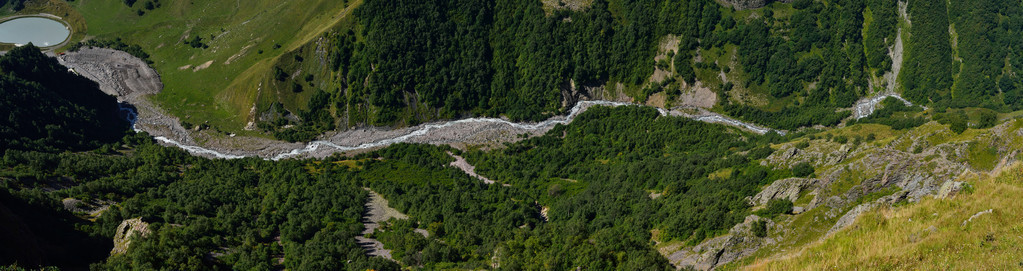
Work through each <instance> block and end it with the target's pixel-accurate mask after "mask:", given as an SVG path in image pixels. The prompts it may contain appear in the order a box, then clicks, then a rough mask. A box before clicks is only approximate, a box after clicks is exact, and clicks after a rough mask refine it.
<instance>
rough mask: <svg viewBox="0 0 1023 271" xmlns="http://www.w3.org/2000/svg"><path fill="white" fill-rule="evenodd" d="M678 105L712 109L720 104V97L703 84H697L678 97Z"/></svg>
mask: <svg viewBox="0 0 1023 271" xmlns="http://www.w3.org/2000/svg"><path fill="white" fill-rule="evenodd" d="M678 101H679V103H678V105H679V106H684V107H699V108H711V107H714V105H715V104H717V103H718V95H717V93H714V91H713V90H710V88H708V87H706V86H703V83H702V82H696V84H695V85H694V86H693V87H692V88H690V89H689V90H688V91H685V92H683V93H682V95H679V97H678Z"/></svg>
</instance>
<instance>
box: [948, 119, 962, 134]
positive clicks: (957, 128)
mask: <svg viewBox="0 0 1023 271" xmlns="http://www.w3.org/2000/svg"><path fill="white" fill-rule="evenodd" d="M949 123H950V124H949V129H952V132H953V133H956V134H962V133H963V132H965V131H966V119H965V118H953V119H952V120H951V121H949Z"/></svg>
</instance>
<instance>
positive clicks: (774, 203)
mask: <svg viewBox="0 0 1023 271" xmlns="http://www.w3.org/2000/svg"><path fill="white" fill-rule="evenodd" d="M791 213H792V201H790V200H788V199H772V200H770V201H768V202H767V207H764V209H760V210H759V211H757V212H756V215H759V216H762V217H768V218H773V217H776V216H778V215H780V214H791Z"/></svg>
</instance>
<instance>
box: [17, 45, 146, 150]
mask: <svg viewBox="0 0 1023 271" xmlns="http://www.w3.org/2000/svg"><path fill="white" fill-rule="evenodd" d="M118 111H119V110H118V105H117V100H115V99H114V97H113V96H110V95H107V94H106V93H103V92H102V91H100V90H99V87H98V86H97V85H96V83H94V82H92V81H89V79H86V78H85V77H81V76H78V75H77V74H74V73H72V72H70V71H68V70H67V69H66V68H64V66H61V65H60V64H59V63H57V60H56V59H54V58H50V57H47V56H45V55H43V54H42V53H41V52H40V51H39V48H37V47H35V46H32V45H31V44H30V45H27V46H22V47H18V48H15V49H14V50H11V51H10V52H8V53H7V54H6V55H4V56H2V57H0V116H3V117H0V138H2V140H0V149H23V150H42V151H58V150H67V149H70V150H84V149H92V148H96V147H98V146H99V145H100V144H104V143H107V142H114V141H117V140H118V139H120V138H121V136H122V135H123V134H124V132H125V131H126V130H127V128H128V123H127V122H126V121H124V119H123V117H121V116H118V113H119V112H118Z"/></svg>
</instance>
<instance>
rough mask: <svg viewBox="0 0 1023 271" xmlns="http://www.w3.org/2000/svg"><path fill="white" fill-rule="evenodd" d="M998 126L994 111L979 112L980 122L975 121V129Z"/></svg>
mask: <svg viewBox="0 0 1023 271" xmlns="http://www.w3.org/2000/svg"><path fill="white" fill-rule="evenodd" d="M995 124H998V114H997V113H995V111H991V110H984V111H981V112H980V120H978V121H977V128H980V129H984V128H988V127H992V126H995Z"/></svg>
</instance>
